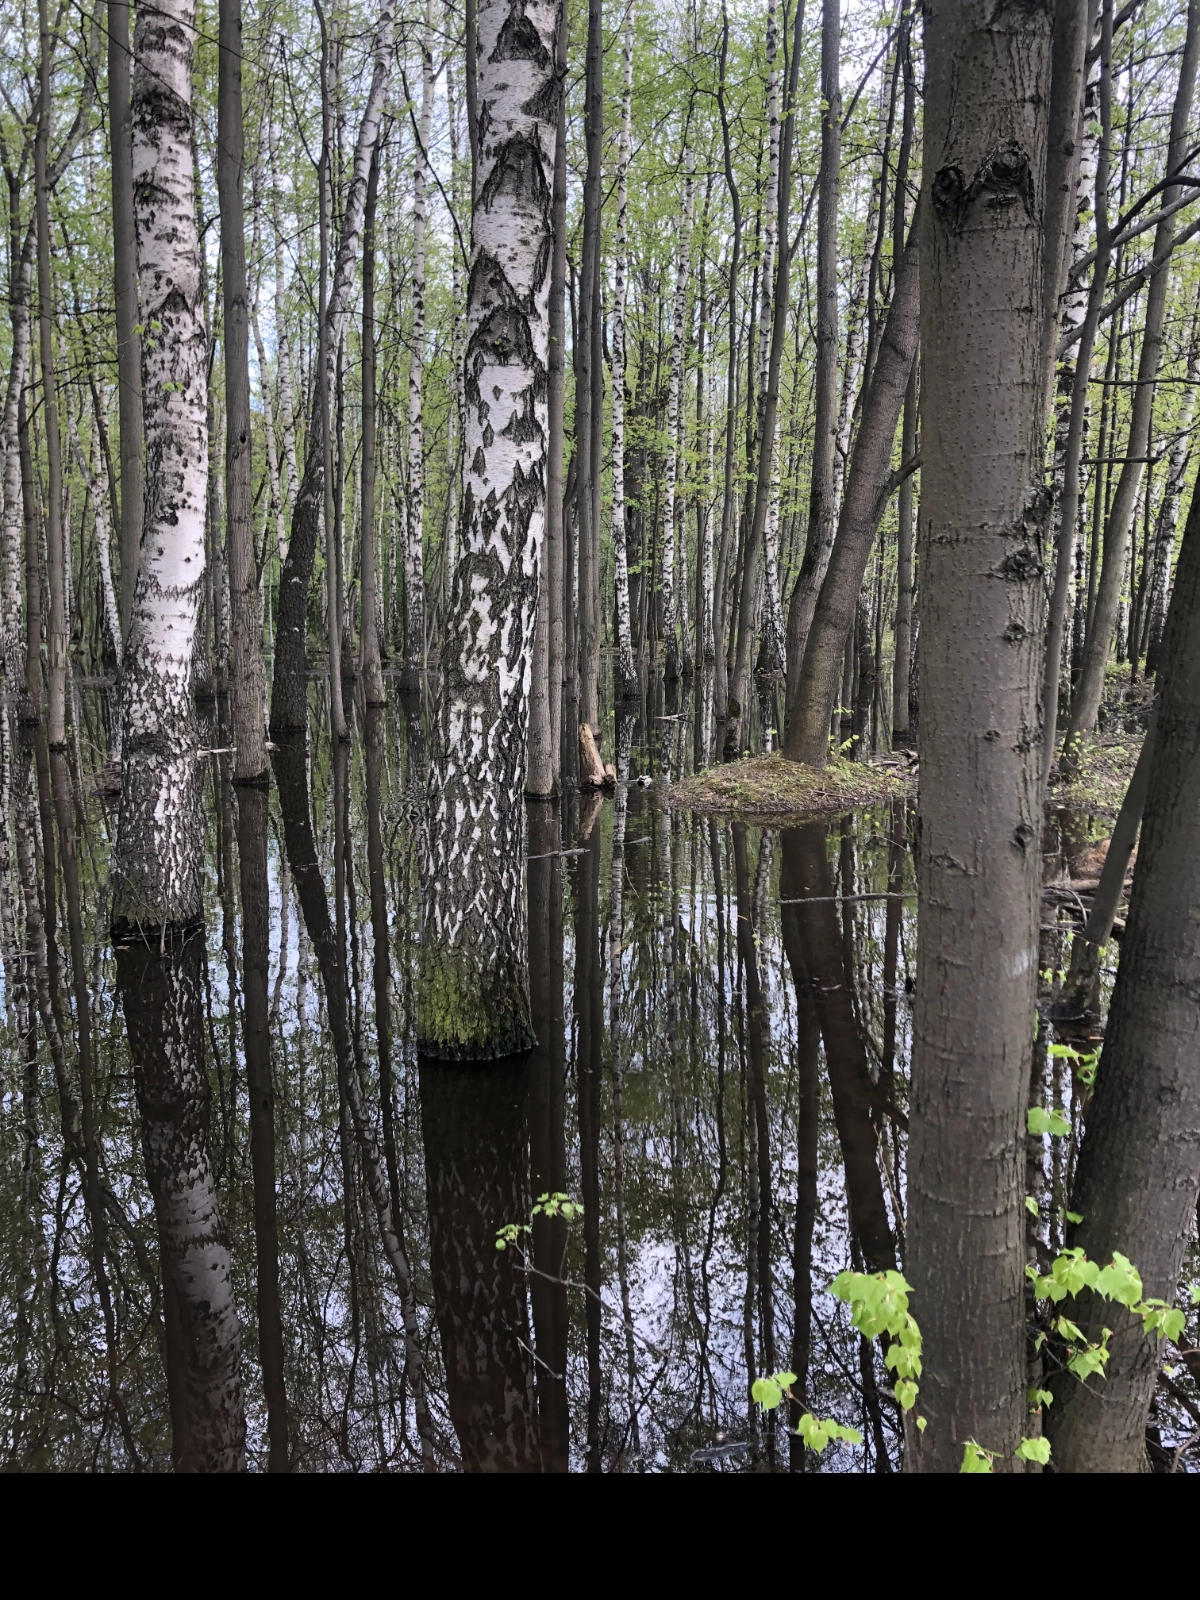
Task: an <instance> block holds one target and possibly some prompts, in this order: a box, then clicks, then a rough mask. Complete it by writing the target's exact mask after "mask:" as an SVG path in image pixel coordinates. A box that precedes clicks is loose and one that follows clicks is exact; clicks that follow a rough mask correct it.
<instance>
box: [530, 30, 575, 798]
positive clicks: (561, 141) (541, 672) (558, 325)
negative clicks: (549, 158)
mask: <svg viewBox="0 0 1200 1600" xmlns="http://www.w3.org/2000/svg"><path fill="white" fill-rule="evenodd" d="M566 33H567V29H566V23H565V22H564V23H563V25H562V27H561V28H560V29H559V30H558V44H557V52H558V54H557V62H556V64H557V68H558V73H559V77H560V78H561V77H562V75H563V74H564V73H565V72H566V66H567V39H566ZM566 288H567V108H566V96H565V95H559V97H558V123H557V127H556V131H555V140H554V187H553V190H552V192H551V198H550V309H549V313H548V318H549V358H548V362H547V386H546V428H547V432H548V435H549V437H548V439H547V443H546V535H545V548H544V551H543V555H542V582H541V586H540V593H539V596H538V621H537V636H536V639H535V644H534V653H533V684H532V688H531V691H530V706H529V773H528V777H527V780H526V792H527V793H528V794H530V795H539V796H546V795H551V794H554V793H555V792H556V790H557V789H558V786H559V781H560V779H561V776H562V712H563V692H564V687H565V686H564V683H563V673H564V668H565V666H566V663H567V661H568V659H569V657H568V652H567V641H566V615H565V613H566V611H567V609H569V608H570V607H571V606H573V603H574V601H573V596H574V588H573V585H572V575H571V573H570V571H569V570H565V569H564V554H565V552H564V548H563V545H564V538H563V535H564V527H563V456H564V453H565V444H566V435H565V426H564V411H565V407H566V378H567V369H566Z"/></svg>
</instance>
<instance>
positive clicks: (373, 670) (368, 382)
mask: <svg viewBox="0 0 1200 1600" xmlns="http://www.w3.org/2000/svg"><path fill="white" fill-rule="evenodd" d="M378 193H379V146H378V144H377V145H376V146H375V149H374V150H373V151H372V153H371V172H370V176H369V178H368V180H367V201H366V208H365V210H364V213H363V306H362V505H361V507H360V508H359V516H360V520H361V522H362V544H361V545H360V547H359V550H360V554H359V565H360V567H361V570H362V663H363V691H364V694H365V696H366V702H367V704H368V705H369V706H381V705H383V704H384V692H383V663H382V661H381V660H380V654H379V556H378V552H377V551H376V548H375V201H376V196H377V195H378Z"/></svg>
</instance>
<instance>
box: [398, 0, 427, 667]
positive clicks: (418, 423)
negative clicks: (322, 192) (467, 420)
mask: <svg viewBox="0 0 1200 1600" xmlns="http://www.w3.org/2000/svg"><path fill="white" fill-rule="evenodd" d="M433 3H434V0H425V22H424V26H423V28H422V31H421V120H420V123H419V125H418V128H417V141H416V149H415V150H414V152H413V247H412V305H413V314H412V358H411V363H410V366H409V369H408V545H407V557H406V561H405V568H404V639H405V645H404V655H405V670H406V674H407V675H408V676H409V677H412V675H414V674H416V673H419V672H420V670H421V668H422V666H423V665H424V662H425V427H424V417H423V411H424V403H425V191H426V187H427V185H428V182H429V134H430V128H431V126H432V120H433Z"/></svg>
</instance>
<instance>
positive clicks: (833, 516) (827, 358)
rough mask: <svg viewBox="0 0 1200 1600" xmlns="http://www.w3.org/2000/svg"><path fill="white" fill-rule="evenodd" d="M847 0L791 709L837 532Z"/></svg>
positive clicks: (830, 42)
mask: <svg viewBox="0 0 1200 1600" xmlns="http://www.w3.org/2000/svg"><path fill="white" fill-rule="evenodd" d="M840 39H841V0H824V10H823V20H822V25H821V104H822V108H823V109H822V112H821V171H820V177H819V180H818V189H817V357H816V374H815V377H814V380H813V390H814V393H813V404H814V410H815V422H814V428H813V455H812V469H811V488H810V490H809V505H808V538H807V540H806V542H805V546H804V560H803V561H802V562H801V564H800V572H799V574H798V576H797V578H796V582H795V586H794V587H793V589H792V597H791V601H790V603H789V606H788V637H787V659H788V686H787V715H788V720H789V721H790V719H791V714H792V706H793V704H794V702H795V699H796V692H797V689H798V688H799V684H800V670H801V667H802V666H803V664H804V652H805V649H806V647H807V645H808V630H809V628H811V627H812V619H813V613H814V611H815V610H816V606H817V596H818V595H819V594H820V592H821V585H822V583H824V581H825V569H826V567H827V566H828V564H829V557H830V555H831V553H832V551H833V540H834V535H835V533H836V531H837V479H836V472H837V461H836V453H835V448H834V447H835V444H836V441H837V366H838V301H837V296H838V282H837V258H838V193H839V188H840V184H841V161H842V94H841V87H840V82H841V79H840V71H841V43H840Z"/></svg>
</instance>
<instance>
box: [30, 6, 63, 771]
mask: <svg viewBox="0 0 1200 1600" xmlns="http://www.w3.org/2000/svg"><path fill="white" fill-rule="evenodd" d="M38 31H39V35H40V42H41V48H40V51H39V60H38V91H39V92H38V101H39V104H38V119H37V132H36V135H35V137H34V145H33V167H34V184H35V187H36V208H37V235H38V244H37V279H38V350H39V355H40V357H41V368H42V402H43V405H42V410H43V416H44V426H45V430H46V576H47V578H48V579H49V588H50V618H49V623H50V625H49V628H48V629H47V632H46V644H47V651H46V654H47V662H46V666H47V673H46V678H47V687H48V690H49V702H50V748H51V749H52V750H61V749H63V748H65V746H66V742H67V644H68V640H67V602H66V548H65V541H64V535H63V507H62V439H61V437H60V435H59V428H58V383H57V379H56V378H55V371H54V290H53V278H52V274H51V271H50V254H51V239H50V179H49V171H48V168H49V144H50V55H51V50H52V48H53V46H52V43H51V37H52V36H51V33H50V20H49V7H48V4H47V0H38Z"/></svg>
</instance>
